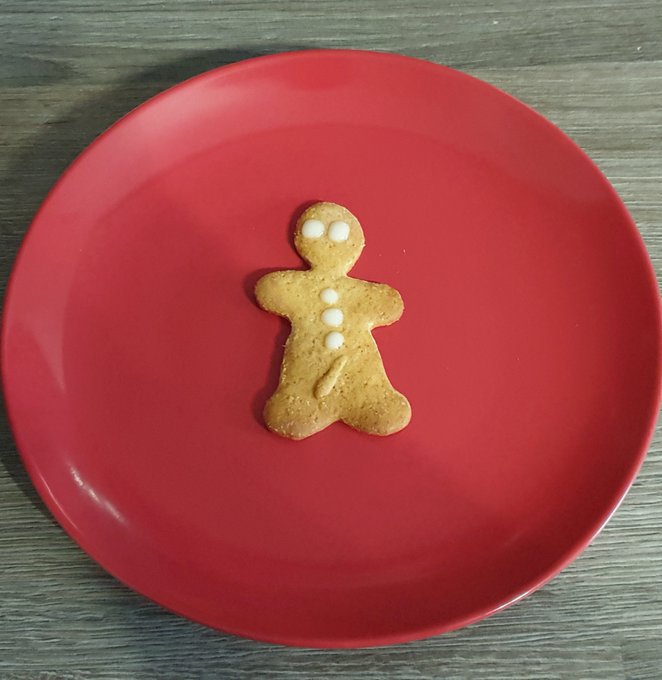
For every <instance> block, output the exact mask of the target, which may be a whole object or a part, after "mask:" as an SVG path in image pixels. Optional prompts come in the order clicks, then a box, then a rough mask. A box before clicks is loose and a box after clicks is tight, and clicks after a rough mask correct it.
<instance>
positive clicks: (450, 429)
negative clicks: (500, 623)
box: [2, 51, 660, 647]
mask: <svg viewBox="0 0 662 680" xmlns="http://www.w3.org/2000/svg"><path fill="white" fill-rule="evenodd" d="M317 200H327V201H334V202H337V203H341V204H343V205H345V206H347V207H348V208H349V209H350V210H351V211H352V212H354V214H356V215H357V217H358V218H359V220H360V221H361V223H362V225H363V228H364V231H365V234H366V243H367V245H366V248H365V250H364V252H363V255H362V256H361V258H360V260H359V262H358V264H357V265H356V267H355V268H354V270H353V275H354V276H356V277H358V278H362V279H368V280H373V281H380V282H385V283H389V284H391V285H392V286H394V287H395V288H397V289H398V290H399V291H400V292H401V293H402V296H403V298H404V301H405V313H404V315H403V317H402V319H401V320H400V321H399V322H398V323H396V324H395V325H393V326H391V327H389V328H382V329H379V330H378V331H377V332H376V333H375V337H376V340H377V342H378V344H379V347H380V350H381V353H382V356H383V358H384V363H385V366H386V369H387V372H388V373H389V375H390V377H391V380H392V382H393V384H394V385H395V386H396V388H397V389H399V390H400V391H402V392H403V393H404V394H405V395H407V397H408V398H409V400H410V402H411V405H412V410H413V418H412V421H411V424H410V425H409V426H408V427H407V428H406V429H405V430H404V431H402V432H401V433H399V434H396V435H393V436H391V437H384V438H381V437H373V436H369V435H365V434H361V433H358V432H356V431H354V430H351V429H350V428H348V427H346V426H344V425H342V424H339V423H337V424H335V425H333V426H331V427H329V428H328V429H326V430H325V431H323V432H321V433H319V434H317V435H315V436H313V437H310V438H309V439H306V440H304V441H300V442H293V441H289V440H286V439H283V438H280V437H278V436H276V435H274V434H272V433H270V432H269V431H267V430H266V429H265V427H264V425H263V422H262V418H261V411H262V408H263V405H264V403H265V400H266V399H267V397H268V396H269V394H270V393H271V392H272V391H273V390H274V388H275V386H276V382H277V378H278V370H279V363H280V357H281V352H282V345H283V342H284V339H285V337H286V335H287V327H286V324H285V323H284V322H283V321H281V320H280V319H278V318H276V317H274V316H272V315H270V314H267V313H265V312H263V311H261V310H260V309H259V308H258V307H257V306H256V304H255V300H254V297H253V287H254V284H255V282H256V281H257V279H258V278H259V277H260V276H261V275H262V274H264V273H265V272H266V271H269V270H274V269H284V268H293V267H299V266H301V262H300V260H299V258H298V257H297V255H296V253H295V251H294V250H293V248H292V243H291V235H292V234H291V230H292V225H293V223H294V220H295V219H296V217H297V215H298V214H299V213H300V211H301V210H302V208H303V207H304V206H306V205H308V204H310V203H311V202H313V201H317ZM2 350H3V361H4V380H5V389H6V393H7V399H8V403H9V411H10V417H11V422H12V424H13V428H14V432H15V435H16V440H17V443H18V447H19V449H20V451H21V453H22V455H23V458H24V460H25V463H26V465H27V468H28V470H29V472H30V475H31V476H32V479H33V480H34V483H35V485H36V487H37V489H38V490H39V492H40V494H41V495H42V497H43V498H44V500H45V502H46V503H47V505H48V507H49V508H50V509H51V511H52V512H53V514H54V515H55V516H56V517H57V519H58V521H59V522H60V523H61V524H62V526H63V527H64V528H65V529H66V530H67V532H68V533H69V534H70V535H71V536H72V537H73V538H74V539H75V540H76V541H77V542H78V543H79V544H80V545H81V546H82V547H83V548H84V549H85V550H86V551H87V552H88V553H89V554H90V555H91V556H92V557H94V559H95V560H97V561H98V562H99V563H100V564H102V565H103V566H104V567H105V568H106V569H107V570H108V571H109V572H111V573H112V574H114V575H115V576H116V577H117V578H119V579H120V580H121V581H123V582H124V583H126V584H128V585H129V586H131V587H132V588H134V589H136V590H137V591H139V592H141V593H144V594H145V595H146V596H148V597H150V598H152V599H154V600H156V601H157V602H159V603H161V604H162V605H164V606H165V607H168V608H169V609H172V610H174V611H176V612H179V613H181V614H183V615H185V616H187V617H190V618H192V619H195V620H197V621H200V622H203V623H205V624H207V625H210V626H214V627H217V628H220V629H223V630H226V631H230V632H233V633H237V634H240V635H245V636H249V637H253V638H258V639H263V640H270V641H277V642H283V643H288V644H297V645H311V646H324V647H326V646H361V645H374V644H383V643H389V642H395V641H403V640H408V639H412V638H418V637H422V636H427V635H431V634H434V633H439V632H442V631H447V630H450V629H452V628H456V627H458V626H462V625H464V624H467V623H469V622H472V621H475V620H477V619H479V618H481V617H484V616H486V615H488V614H490V613H492V612H495V611H496V610H498V609H500V608H502V607H504V606H506V605H508V604H510V603H512V602H514V601H515V600H517V599H518V598H521V597H522V596H524V595H526V594H527V593H529V592H531V590H532V589H535V588H537V587H539V586H540V585H541V584H542V583H544V582H545V581H546V580H548V579H549V578H551V577H552V576H553V575H554V574H555V573H557V572H558V571H559V570H560V569H561V568H562V567H563V566H564V565H565V564H567V563H568V561H570V560H571V559H572V558H573V557H575V556H576V555H577V554H578V553H579V551H580V550H581V549H582V548H583V547H584V546H586V544H587V543H588V542H589V541H590V539H591V538H592V537H593V536H594V535H595V534H596V532H597V531H598V530H599V529H600V527H601V526H602V525H603V524H604V522H605V521H606V520H607V519H608V517H609V515H610V514H611V512H612V511H613V510H614V509H615V508H616V506H617V505H618V503H619V501H620V500H621V499H622V497H623V495H624V494H625V492H626V490H627V488H628V486H629V485H630V483H631V482H632V479H633V477H634V475H635V473H636V471H637V469H638V467H639V465H640V463H641V461H642V458H643V456H644V453H645V449H646V446H647V442H648V440H649V437H650V435H651V430H652V426H653V422H654V419H655V416H656V412H657V402H658V395H659V391H660V389H659V388H660V314H659V308H658V294H657V288H656V284H655V279H654V276H653V272H652V269H651V266H650V263H649V261H648V258H647V256H646V252H645V249H644V246H643V244H642V241H641V239H640V238H639V236H638V233H637V231H636V229H635V227H634V225H633V223H632V221H631V219H630V218H629V216H628V214H627V212H626V211H625V209H624V207H623V205H622V203H621V202H620V200H619V199H618V197H617V196H616V194H615V193H614V190H613V189H612V188H611V187H610V185H609V184H608V183H607V181H606V180H605V178H604V177H603V176H602V175H601V174H600V172H599V171H598V170H597V169H596V168H595V166H594V165H593V164H592V163H591V162H590V160H589V159H588V158H587V157H586V156H585V155H584V154H583V153H582V152H581V151H580V150H579V149H578V148H577V147H576V146H575V145H574V144H573V143H572V142H571V141H570V140H569V139H568V138H567V137H565V136H564V135H563V134H562V133H561V132H560V131H559V130H558V129H557V128H555V127H554V126H553V125H551V124H550V123H549V122H547V121H546V120H544V119H543V118H541V117H540V116H539V115H537V114H536V113H534V112H533V111H531V110H530V109H528V108H527V107H525V106H524V105H522V104H521V103H519V102H517V101H516V100H514V99H512V98H511V97H509V96H507V95H505V94H503V93H502V92H500V91H498V90H496V89H494V88H493V87H490V86H489V85H486V84H484V83H481V82H480V81H478V80H475V79H473V78H470V77H468V76H466V75H463V74H461V73H457V72H455V71H452V70H449V69H446V68H442V67H439V66H435V65H432V64H429V63H425V62H421V61H417V60H414V59H409V58H405V57H399V56H393V55H386V54H372V53H362V52H325V51H322V52H303V53H296V54H285V55H280V56H273V57H268V58H262V59H256V60H252V61H247V62H243V63H239V64H237V65H233V66H230V67H227V68H222V69H219V70H216V71H211V72H209V73H206V74H204V75H201V76H199V77H197V78H194V79H193V80H190V81H188V82H186V83H184V84H182V85H180V86H178V87H175V88H173V89H171V90H169V91H167V92H165V93H164V94H162V95H160V96H158V97H156V98H155V99H152V100H151V101H149V102H148V103H146V104H145V105H143V106H141V107H140V108H138V109H137V110H136V111H134V112H133V113H131V114H130V115H129V116H127V117H126V118H124V119H122V120H121V122H119V123H118V124H117V125H115V126H114V127H113V128H112V129H111V130H110V131H109V132H107V133H106V134H104V135H103V136H101V137H100V138H99V139H98V140H97V141H96V142H95V143H94V144H92V146H91V147H90V148H89V149H88V150H87V151H86V152H85V153H83V154H82V155H81V156H80V158H79V159H78V160H77V161H76V162H75V163H74V164H73V165H72V167H71V168H70V169H69V170H68V171H67V173H66V174H65V175H64V177H63V178H62V179H61V180H60V182H59V183H58V184H57V186H56V187H55V189H54V190H53V191H52V192H51V194H50V195H49V196H48V198H47V200H46V202H45V203H44V205H43V207H42V209H41V211H40V212H39V214H38V216H37V217H36V219H35V221H34V223H33V225H32V228H31V229H30V233H29V236H28V238H27V240H26V242H25V245H24V247H23V249H22V251H21V253H20V256H19V258H18V264H17V266H16V269H15V272H14V275H13V278H12V281H11V288H10V292H9V295H8V298H7V304H6V314H5V319H4V335H3V345H2Z"/></svg>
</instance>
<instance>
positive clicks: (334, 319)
mask: <svg viewBox="0 0 662 680" xmlns="http://www.w3.org/2000/svg"><path fill="white" fill-rule="evenodd" d="M322 321H323V322H324V323H325V324H326V325H327V326H341V325H342V321H343V313H342V311H341V310H340V309H337V308H336V307H330V308H329V309H325V310H324V311H323V312H322Z"/></svg>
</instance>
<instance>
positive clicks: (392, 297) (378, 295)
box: [370, 283, 405, 327]
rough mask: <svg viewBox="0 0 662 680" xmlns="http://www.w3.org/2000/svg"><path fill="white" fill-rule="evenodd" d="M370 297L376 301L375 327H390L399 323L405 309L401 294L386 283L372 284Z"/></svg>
mask: <svg viewBox="0 0 662 680" xmlns="http://www.w3.org/2000/svg"><path fill="white" fill-rule="evenodd" d="M370 296H371V297H372V298H373V300H374V304H372V305H371V306H372V309H373V312H374V326H375V327H377V326H388V325H389V324H392V323H394V322H395V321H397V320H398V319H399V318H400V317H401V316H402V312H403V311H404V309H405V305H404V303H403V301H402V297H401V295H400V293H398V291H397V290H396V289H395V288H391V286H387V285H386V284H385V283H371V284H370Z"/></svg>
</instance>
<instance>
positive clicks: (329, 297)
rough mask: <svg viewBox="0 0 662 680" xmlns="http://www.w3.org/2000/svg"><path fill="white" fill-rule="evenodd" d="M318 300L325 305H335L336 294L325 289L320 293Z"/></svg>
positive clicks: (331, 290) (329, 289) (336, 300)
mask: <svg viewBox="0 0 662 680" xmlns="http://www.w3.org/2000/svg"><path fill="white" fill-rule="evenodd" d="M320 298H321V299H322V302H324V303H325V304H327V305H335V304H336V302H338V293H337V292H336V291H335V290H333V288H325V289H324V290H323V291H322V292H321V293H320Z"/></svg>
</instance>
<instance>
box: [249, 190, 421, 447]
mask: <svg viewBox="0 0 662 680" xmlns="http://www.w3.org/2000/svg"><path fill="white" fill-rule="evenodd" d="M294 245H295V247H296V249H297V251H298V252H299V254H300V255H301V257H302V258H303V259H304V260H305V261H306V262H307V263H308V264H309V265H310V269H308V270H305V271H279V272H273V273H271V274H267V275H266V276H263V277H262V278H261V279H260V280H259V281H258V282H257V285H256V287H255V294H256V297H257V301H258V303H259V304H260V306H261V307H262V308H263V309H265V310H266V311H268V312H272V313H274V314H278V315H279V316H283V317H285V318H286V319H288V320H289V321H290V323H291V325H292V330H291V333H290V336H289V337H288V339H287V343H286V345H285V353H284V355H283V363H282V365H281V372H280V383H279V385H278V389H277V390H276V392H275V393H274V394H273V395H272V396H271V398H270V399H269V401H268V402H267V404H266V406H265V409H264V419H265V422H266V424H267V426H268V427H269V429H270V430H272V431H273V432H276V433H277V434H280V435H282V436H284V437H290V438H291V439H303V438H305V437H308V436H310V435H312V434H315V433H316V432H319V431H320V430H322V429H324V428H325V427H327V426H328V425H330V424H331V423H333V422H335V421H337V420H342V421H343V422H345V423H347V424H348V425H350V426H351V427H354V428H356V429H357V430H362V431H363V432H368V433H370V434H379V435H388V434H393V433H394V432H397V431H398V430H401V429H402V428H403V427H405V426H406V425H407V424H408V423H409V419H410V417H411V408H410V406H409V402H408V401H407V399H406V398H405V397H404V396H403V395H402V394H400V393H399V392H397V391H396V390H395V389H394V388H393V386H392V385H391V383H390V382H389V379H388V377H387V376H386V372H385V371H384V365H383V363H382V358H381V356H380V355H379V350H378V349H377V345H376V343H375V340H374V338H373V337H372V333H371V330H372V329H373V328H376V327H377V326H387V325H389V324H392V323H393V322H395V321H397V320H398V319H399V318H400V316H401V315H402V311H403V308H404V306H403V304H402V298H401V297H400V294H399V293H398V291H397V290H395V289H393V288H391V287H390V286H387V285H384V284H382V283H370V282H368V281H361V280H359V279H354V278H351V277H350V276H348V275H347V272H348V271H349V270H350V269H351V268H352V266H353V265H354V263H355V262H356V260H357V259H358V257H359V255H360V254H361V251H362V250H363V246H364V245H365V241H364V238H363V230H362V229H361V225H360V224H359V221H358V220H357V219H356V217H354V215H352V213H350V212H349V210H347V209H346V208H343V207H342V206H340V205H337V204H335V203H316V204H315V205H313V206H311V207H310V208H308V209H307V210H306V211H305V212H304V213H303V214H302V215H301V217H300V218H299V220H298V222H297V226H296V234H295V237H294Z"/></svg>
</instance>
